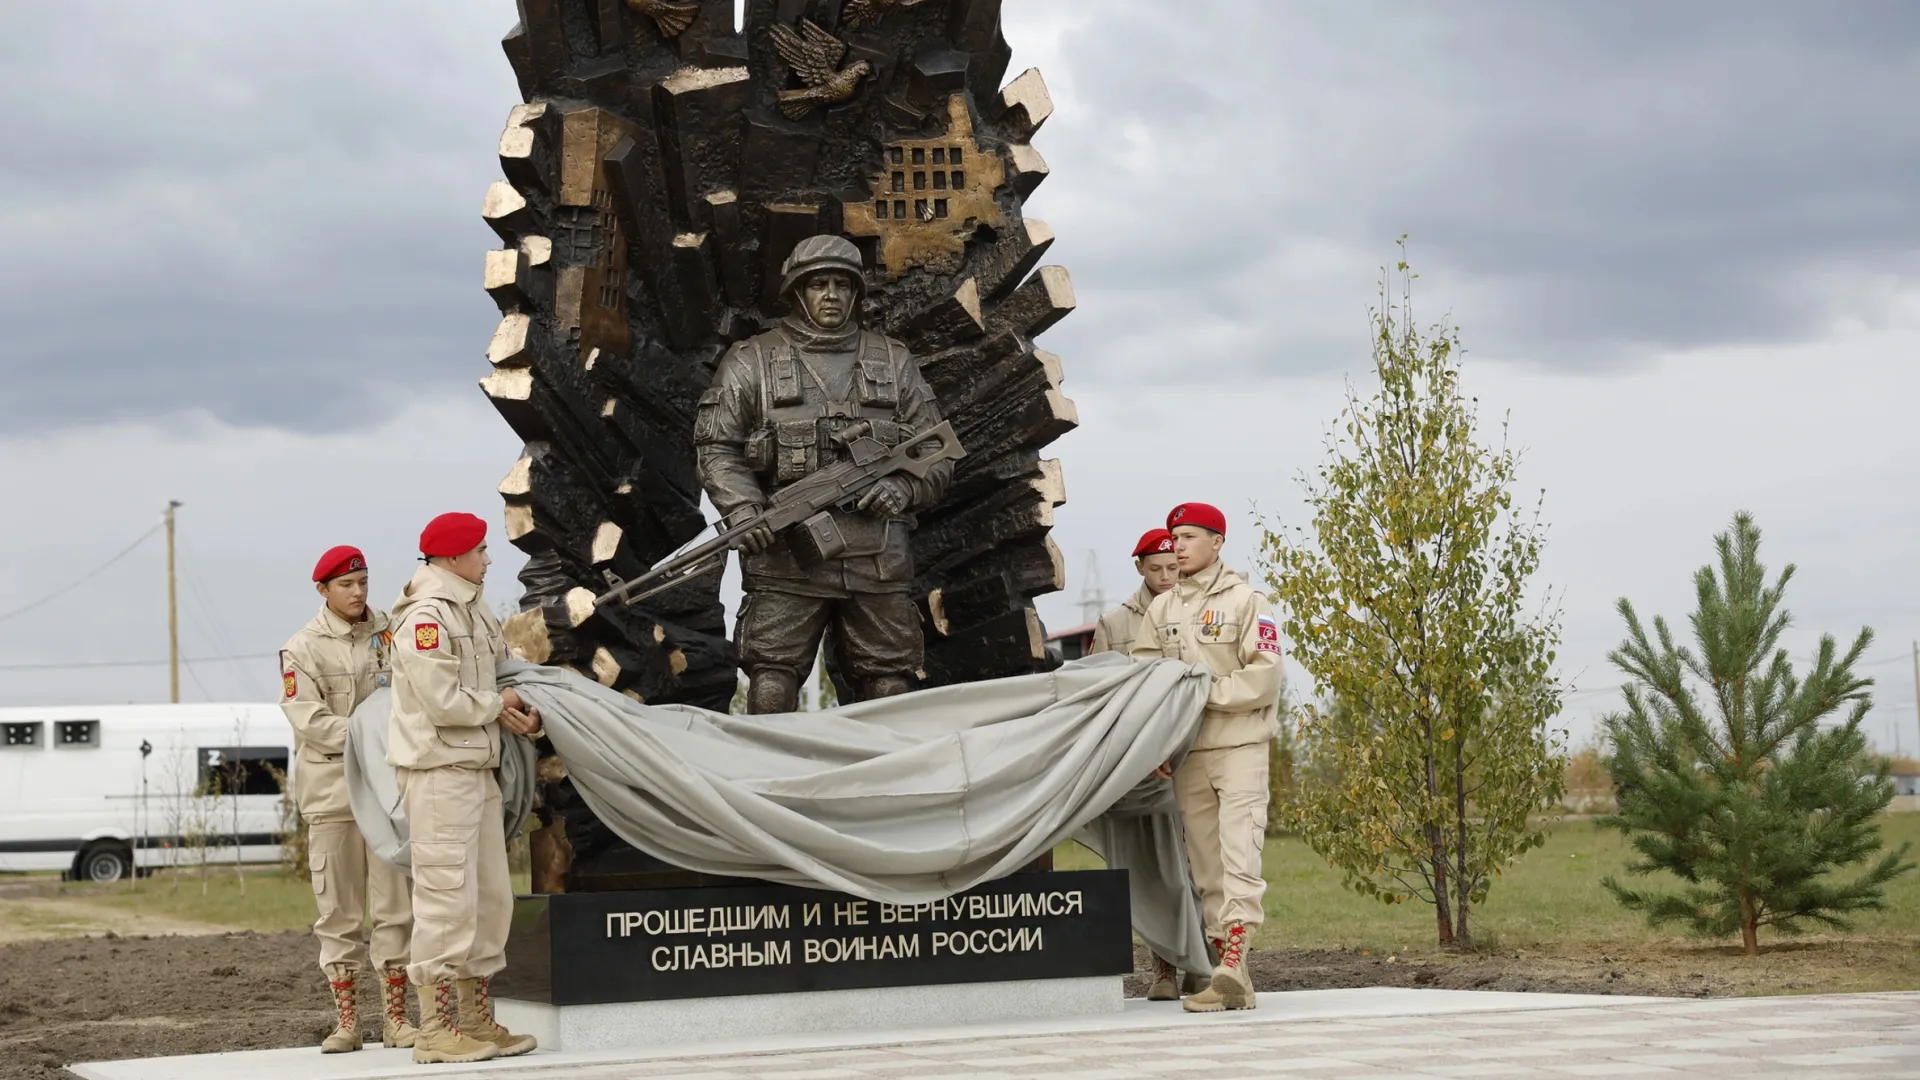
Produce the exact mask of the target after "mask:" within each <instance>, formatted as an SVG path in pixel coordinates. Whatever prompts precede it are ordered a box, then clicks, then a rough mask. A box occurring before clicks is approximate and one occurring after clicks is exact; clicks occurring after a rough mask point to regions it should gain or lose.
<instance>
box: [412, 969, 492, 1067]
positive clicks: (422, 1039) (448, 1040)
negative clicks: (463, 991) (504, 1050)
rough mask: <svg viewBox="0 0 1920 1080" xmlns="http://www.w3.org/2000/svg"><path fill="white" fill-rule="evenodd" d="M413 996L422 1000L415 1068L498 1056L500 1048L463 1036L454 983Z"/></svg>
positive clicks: (446, 981) (417, 990)
mask: <svg viewBox="0 0 1920 1080" xmlns="http://www.w3.org/2000/svg"><path fill="white" fill-rule="evenodd" d="M414 993H415V994H416V995H417V996H418V997H419V999H420V1034H419V1035H418V1036H417V1037H416V1038H415V1039H414V1041H413V1060H414V1064H416V1065H435V1064H439V1063H441V1062H453V1063H465V1062H469V1061H487V1060H489V1059H491V1058H494V1057H497V1056H499V1054H500V1048H499V1047H497V1046H495V1045H493V1044H492V1043H490V1042H481V1041H480V1040H479V1039H475V1038H471V1037H469V1036H467V1035H463V1034H461V1033H460V1025H459V1023H458V1017H457V1015H456V1012H455V1010H456V1009H457V1008H458V1006H457V1005H456V1004H455V1003H454V989H453V980H452V979H442V980H440V981H439V982H437V983H432V984H429V985H427V986H421V987H416V988H415V990H414Z"/></svg>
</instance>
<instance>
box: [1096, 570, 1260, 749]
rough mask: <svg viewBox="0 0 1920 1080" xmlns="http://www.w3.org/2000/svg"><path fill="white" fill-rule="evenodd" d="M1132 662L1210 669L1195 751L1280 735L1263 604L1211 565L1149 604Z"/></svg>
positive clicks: (1230, 572) (1237, 578) (1240, 580)
mask: <svg viewBox="0 0 1920 1080" xmlns="http://www.w3.org/2000/svg"><path fill="white" fill-rule="evenodd" d="M1132 655H1133V657H1134V658H1135V659H1146V658H1151V657H1156V656H1169V657H1173V658H1175V659H1179V660H1185V661H1187V662H1188V663H1198V664H1205V665H1207V666H1208V667H1209V668H1211V669H1213V690H1212V692H1211V693H1209V694H1208V695H1207V711H1206V713H1205V715H1204V716H1203V717H1202V718H1201V721H1200V735H1199V737H1198V738H1197V739H1195V740H1194V744H1193V749H1195V750H1219V749H1224V748H1226V747H1231V746H1247V745H1249V744H1252V743H1258V742H1264V741H1266V740H1268V739H1271V738H1273V737H1274V736H1275V735H1277V734H1279V732H1280V710H1279V702H1280V691H1281V689H1282V687H1283V686H1284V685H1285V682H1286V674H1285V672H1284V670H1283V669H1282V668H1281V666H1280V627H1279V624H1278V623H1276V622H1274V619H1273V613H1272V611H1271V610H1270V609H1269V608H1268V607H1267V598H1266V597H1265V596H1263V595H1262V594H1261V593H1260V592H1259V591H1258V590H1256V589H1255V588H1254V587H1253V586H1251V585H1248V584H1247V582H1246V579H1245V578H1243V577H1241V576H1240V575H1239V574H1237V573H1235V572H1234V571H1233V570H1232V569H1230V568H1229V567H1228V566H1227V565H1226V564H1225V563H1215V564H1214V565H1212V566H1210V567H1208V568H1207V569H1205V570H1202V571H1200V572H1199V573H1198V574H1195V575H1193V576H1192V577H1187V576H1185V575H1182V576H1181V577H1180V580H1179V581H1178V582H1177V583H1175V585H1174V587H1173V588H1171V589H1168V590H1167V591H1166V592H1163V593H1161V594H1160V595H1159V596H1156V597H1154V598H1153V603H1152V604H1151V605H1149V606H1148V608H1147V616H1146V619H1145V620H1144V621H1143V623H1142V625H1141V627H1140V634H1139V636H1138V637H1136V638H1135V639H1134V642H1133V649H1132Z"/></svg>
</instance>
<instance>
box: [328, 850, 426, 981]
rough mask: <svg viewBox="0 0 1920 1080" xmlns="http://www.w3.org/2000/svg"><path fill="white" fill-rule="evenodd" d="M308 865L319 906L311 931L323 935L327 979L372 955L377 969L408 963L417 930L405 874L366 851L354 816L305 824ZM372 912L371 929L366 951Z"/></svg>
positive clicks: (356, 966)
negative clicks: (365, 931)
mask: <svg viewBox="0 0 1920 1080" xmlns="http://www.w3.org/2000/svg"><path fill="white" fill-rule="evenodd" d="M307 870H308V875H309V876H310V877H311V879H312V882H313V902H314V906H315V907H316V908H318V909H319V918H318V919H317V920H316V921H315V922H314V924H313V936H314V937H317V938H319V939H320V970H321V971H323V972H325V973H327V976H328V977H329V978H332V977H334V976H335V974H336V972H337V971H338V970H339V969H342V968H344V969H347V970H349V971H354V972H357V971H359V970H360V969H361V966H362V963H363V961H366V960H369V959H370V960H371V961H372V962H373V967H374V969H375V970H384V969H386V968H388V967H400V966H403V965H405V964H406V962H407V950H408V944H409V940H408V939H409V938H411V936H412V934H413V902H412V899H411V897H410V896H409V895H408V893H409V889H410V886H409V885H408V884H407V875H406V874H405V873H404V872H402V871H400V870H398V869H396V868H395V867H394V866H392V865H391V864H389V863H386V862H383V861H382V860H381V859H380V858H379V857H377V856H375V855H374V854H373V852H372V851H370V850H368V848H367V841H366V838H365V837H362V836H361V835H360V827H359V826H358V825H356V824H354V822H353V819H352V818H347V819H345V820H339V819H335V820H328V821H315V822H311V823H309V824H308V825H307ZM369 916H371V917H372V919H373V933H372V934H371V935H369V936H368V938H367V940H366V941H365V942H364V950H363V942H362V940H361V928H362V927H363V925H364V924H365V923H366V920H367V918H368V917H369Z"/></svg>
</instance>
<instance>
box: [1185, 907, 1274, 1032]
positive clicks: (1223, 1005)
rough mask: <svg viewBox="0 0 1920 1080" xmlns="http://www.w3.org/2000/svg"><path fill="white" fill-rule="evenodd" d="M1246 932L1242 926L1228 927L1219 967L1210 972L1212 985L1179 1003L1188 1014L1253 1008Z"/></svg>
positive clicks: (1239, 924)
mask: <svg viewBox="0 0 1920 1080" xmlns="http://www.w3.org/2000/svg"><path fill="white" fill-rule="evenodd" d="M1246 951H1247V928H1246V925H1245V924H1244V923H1231V924H1229V925H1228V926H1227V940H1226V941H1225V943H1223V944H1222V945H1221V947H1220V964H1219V966H1218V967H1216V968H1214V969H1213V981H1212V982H1210V983H1208V984H1207V988H1206V989H1205V990H1202V991H1200V992H1199V993H1197V994H1194V995H1193V996H1191V997H1186V998H1182V999H1180V1007H1181V1008H1183V1009H1185V1010H1187V1011H1188V1012H1222V1011H1225V1010H1227V1009H1251V1008H1253V1007H1254V1005H1255V1004H1256V1001H1255V998H1254V995H1253V979H1252V978H1251V977H1250V976H1248V975H1247V958H1246Z"/></svg>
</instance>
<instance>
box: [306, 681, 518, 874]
mask: <svg viewBox="0 0 1920 1080" xmlns="http://www.w3.org/2000/svg"><path fill="white" fill-rule="evenodd" d="M392 697H393V691H392V689H390V688H388V687H384V686H383V687H381V688H380V689H378V690H375V691H374V692H373V693H371V694H368V695H367V700H365V701H363V702H361V703H360V707H359V708H357V709H355V710H353V715H352V716H350V717H348V718H347V752H346V754H345V755H344V756H343V758H342V761H343V762H344V764H345V765H346V770H347V804H348V805H349V806H351V807H353V820H354V824H356V825H358V826H360V835H361V836H363V837H365V838H366V841H367V847H368V848H369V849H370V850H371V851H372V852H373V853H374V855H376V856H378V857H379V858H381V859H384V860H386V861H387V862H390V863H392V864H393V865H395V866H397V867H399V868H400V869H402V870H409V871H410V870H411V869H412V867H413V860H412V859H411V858H409V857H408V847H407V808H406V806H405V805H404V804H403V803H402V802H401V801H400V785H399V783H398V782H397V781H396V780H395V778H394V775H393V766H391V765H389V764H387V720H388V718H389V717H390V716H391V714H392V710H393V705H392ZM501 736H502V737H501V740H500V767H499V769H498V770H496V771H495V774H494V775H495V777H496V779H498V781H499V783H500V810H501V813H502V814H503V815H504V816H505V817H506V829H507V839H509V840H511V839H513V838H514V836H515V835H517V834H518V833H519V832H520V830H521V829H522V828H523V827H524V826H525V825H526V821H527V818H528V816H529V815H531V814H532V813H533V764H534V749H533V743H532V742H531V741H530V740H527V739H523V738H519V737H517V736H514V735H509V734H507V733H506V732H501Z"/></svg>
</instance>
